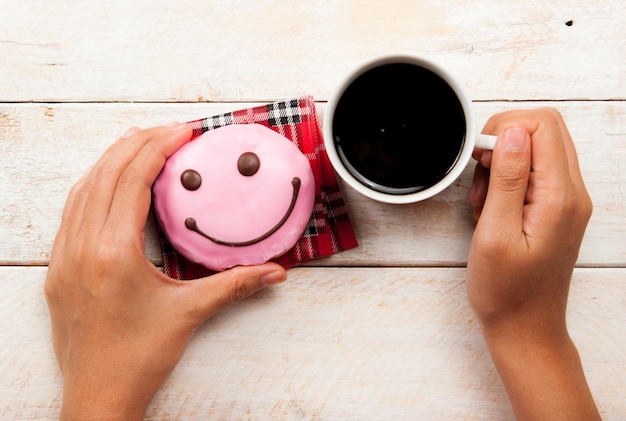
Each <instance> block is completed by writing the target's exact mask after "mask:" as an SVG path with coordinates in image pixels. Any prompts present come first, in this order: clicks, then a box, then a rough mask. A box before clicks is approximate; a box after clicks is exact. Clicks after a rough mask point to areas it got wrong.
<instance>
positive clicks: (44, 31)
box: [0, 0, 626, 102]
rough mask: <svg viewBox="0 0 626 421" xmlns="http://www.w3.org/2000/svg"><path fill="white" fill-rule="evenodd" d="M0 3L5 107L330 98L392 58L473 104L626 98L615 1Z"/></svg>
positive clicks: (624, 46) (620, 16) (622, 35)
mask: <svg viewBox="0 0 626 421" xmlns="http://www.w3.org/2000/svg"><path fill="white" fill-rule="evenodd" d="M0 9H1V10H2V11H3V13H2V14H1V15H0V57H2V58H3V59H2V60H1V61H0V101H19V102H22V101H37V102H42V101H43V102H48V101H49V102H56V101H70V102H84V101H111V102H117V101H157V102H163V101H167V102H171V101H191V102H196V101H255V100H261V101H266V100H272V99H282V98H285V97H291V96H293V95H295V94H301V93H309V94H312V95H314V96H315V97H316V98H318V99H319V100H326V99H327V98H328V96H329V94H330V91H331V89H332V88H333V87H334V86H335V85H336V84H337V83H338V82H339V80H340V79H341V78H342V77H343V76H344V74H345V73H347V72H348V71H349V70H350V69H351V68H352V67H354V66H355V65H357V64H358V63H360V62H361V61H364V60H366V59H369V58H370V57H372V56H373V55H378V54H385V53H389V52H392V51H406V52H411V53H415V54H420V55H424V56H427V57H429V58H431V59H435V60H437V61H439V62H441V64H443V65H445V66H446V67H447V68H449V69H450V70H451V71H452V72H453V73H455V74H458V77H459V78H460V80H461V82H462V83H463V84H465V85H466V86H467V87H468V89H469V91H470V94H471V96H472V98H473V99H476V100H489V101H490V100H494V99H506V100H538V99H541V100H545V99H548V100H561V99H572V98H573V99H624V98H626V96H625V92H626V71H625V70H624V69H625V68H626V26H624V24H623V23H624V18H625V17H626V12H625V9H624V7H623V1H622V0H602V1H593V2H589V1H584V0H576V1H572V0H552V1H533V2H532V3H519V2H515V1H512V0H508V1H501V0H485V1H481V2H471V1H469V2H468V1H464V0H449V1H446V2H439V3H437V2H411V3H408V4H407V3H406V2H405V1H403V0H388V1H385V2H381V1H379V0H342V1H318V2H298V1H286V2H285V1H282V0H280V1H279V0H256V1H254V2H250V1H248V0H230V1H212V2H210V4H207V3H206V2H204V1H200V0H180V1H177V2H168V1H165V0H155V1H151V2H149V3H145V2H127V1H125V0H112V1H108V2H105V3H101V2H90V3H84V2H79V1H76V0H74V1H64V2H61V3H59V2H55V3H50V2H37V1H34V0H25V1H20V2H13V1H10V0H2V1H1V2H0ZM566 22H571V23H572V24H571V25H570V26H568V25H566Z"/></svg>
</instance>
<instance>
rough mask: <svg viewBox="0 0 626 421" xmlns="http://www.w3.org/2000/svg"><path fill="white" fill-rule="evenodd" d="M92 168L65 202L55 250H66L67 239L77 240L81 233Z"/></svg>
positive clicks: (75, 186)
mask: <svg viewBox="0 0 626 421" xmlns="http://www.w3.org/2000/svg"><path fill="white" fill-rule="evenodd" d="M92 168H93V167H90V168H89V169H88V170H87V171H86V172H85V174H84V175H83V176H82V177H81V178H80V179H79V180H78V181H77V182H76V183H75V184H74V185H73V186H72V188H71V189H70V191H69V193H68V195H67V199H66V200H65V206H64V207H63V213H62V214H61V224H60V226H59V230H58V232H57V235H56V237H55V240H54V247H53V255H54V254H55V253H54V249H56V250H59V249H63V248H64V244H65V238H67V237H69V238H76V236H77V235H78V233H79V232H80V228H81V226H82V224H83V219H84V213H85V206H86V203H87V197H88V195H89V191H88V189H87V187H86V180H87V179H88V178H89V175H90V173H91V169H92Z"/></svg>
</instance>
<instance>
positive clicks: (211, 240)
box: [152, 124, 315, 270]
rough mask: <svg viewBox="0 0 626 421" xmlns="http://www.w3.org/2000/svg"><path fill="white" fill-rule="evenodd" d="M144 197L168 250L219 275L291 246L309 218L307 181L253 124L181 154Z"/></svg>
mask: <svg viewBox="0 0 626 421" xmlns="http://www.w3.org/2000/svg"><path fill="white" fill-rule="evenodd" d="M152 192H153V198H154V209H155V212H156V216H157V219H158V221H159V224H160V225H161V227H162V229H163V231H164V233H165V235H166V236H167V238H168V240H169V241H170V243H171V244H172V245H173V246H174V248H176V250H178V252H180V253H181V254H182V255H183V256H185V257H186V258H187V259H189V260H191V261H193V262H196V263H199V264H201V265H204V266H206V267H208V268H210V269H214V270H224V269H227V268H229V267H232V266H236V265H254V264H261V263H264V262H266V261H268V260H270V259H272V258H274V257H277V256H279V255H281V254H284V253H286V252H287V251H288V250H289V249H290V248H291V247H293V246H294V244H295V243H296V242H297V241H298V239H299V238H300V236H301V235H302V233H303V232H304V229H305V228H306V226H307V223H308V221H309V220H310V218H311V213H312V211H313V201H314V196H315V179H314V178H313V173H312V171H311V166H310V165H309V161H308V159H307V158H306V157H305V156H304V154H302V152H301V151H300V150H299V149H298V148H297V147H296V146H295V145H294V144H293V143H292V142H291V141H289V139H287V138H285V137H284V136H281V135H280V134H278V133H276V132H274V131H273V130H271V129H268V128H267V127H264V126H261V125H259V124H241V125H229V126H224V127H221V128H219V129H215V130H211V131H208V132H206V133H204V134H203V135H202V136H200V137H198V138H196V139H194V140H192V141H191V142H189V143H187V144H185V145H184V146H183V147H181V148H180V149H179V150H178V151H176V153H174V154H173V155H172V156H170V157H169V158H168V160H167V161H166V163H165V166H164V167H163V170H162V171H161V174H159V177H158V178H157V179H156V181H155V182H154V186H153V188H152Z"/></svg>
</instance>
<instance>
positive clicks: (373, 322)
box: [0, 0, 626, 420]
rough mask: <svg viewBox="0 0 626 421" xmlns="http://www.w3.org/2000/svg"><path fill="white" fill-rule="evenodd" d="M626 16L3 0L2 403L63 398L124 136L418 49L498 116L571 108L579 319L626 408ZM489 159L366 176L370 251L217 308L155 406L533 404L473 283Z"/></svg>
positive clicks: (276, 413) (356, 211) (328, 413)
mask: <svg viewBox="0 0 626 421" xmlns="http://www.w3.org/2000/svg"><path fill="white" fill-rule="evenodd" d="M624 21H626V7H624V2H623V0H596V1H584V0H543V1H540V0H538V1H526V2H519V1H513V0H483V1H466V0H442V1H434V0H425V1H412V2H411V1H406V0H385V1H375V0H333V1H309V2H303V1H291V0H281V1H279V0H213V1H206V2H203V1H193V0H177V1H171V0H170V1H163V0H153V1H150V2H147V1H135V2H132V1H127V0H123V1H122V0H110V1H107V2H84V1H78V0H66V1H62V2H41V1H33V0H21V1H13V0H0V290H1V293H0V418H1V419H7V420H16V419H55V418H56V417H57V416H58V413H59V409H60V404H61V397H62V390H61V384H62V378H61V375H60V372H59V370H58V367H57V364H56V361H55V358H54V353H53V350H52V346H51V341H50V326H49V319H48V313H47V306H46V302H45V298H44V296H43V282H44V279H45V275H46V266H47V263H48V261H49V258H50V253H51V249H52V243H53V239H54V235H55V233H56V229H57V227H58V224H59V219H60V214H61V210H62V207H63V204H64V201H65V198H66V195H67V192H68V190H69V188H70V186H71V185H72V184H73V183H74V182H75V181H76V180H77V179H78V178H79V177H80V176H81V175H82V174H83V173H84V172H85V170H86V169H87V168H88V167H89V166H90V165H91V164H92V163H93V162H95V160H96V159H97V158H98V157H99V156H100V154H101V153H102V152H103V151H104V149H105V148H106V147H107V146H108V145H109V144H111V143H112V142H113V141H114V140H115V139H116V138H117V137H119V136H120V135H121V134H122V133H124V131H126V129H127V128H129V127H131V126H133V125H138V126H141V127H149V126H153V125H158V124H164V123H168V122H170V121H173V120H177V121H187V120H191V119H197V118H201V117H205V116H210V115H213V114H216V113H221V112H225V111H232V110H236V109H240V108H243V107H246V106H248V105H249V104H258V103H265V102H271V101H274V100H280V99H286V98H290V97H293V96H297V95H301V94H310V95H313V97H314V98H315V100H316V101H317V105H318V111H319V113H320V117H321V116H322V114H323V112H324V109H325V102H326V101H327V99H328V97H329V94H330V92H331V90H332V89H333V88H334V87H335V86H336V85H337V84H338V82H339V81H340V79H341V78H342V77H343V76H344V75H345V74H346V73H347V72H348V71H349V70H350V69H352V68H353V67H354V66H356V65H357V64H359V63H360V62H362V61H364V60H366V59H369V58H371V57H373V56H375V55H379V54H382V53H389V52H395V51H402V52H410V53H415V54H418V55H422V56H425V57H428V58H431V59H434V60H436V61H437V62H439V63H440V64H442V65H443V66H445V67H446V68H448V69H449V70H450V71H451V72H452V73H453V74H455V75H457V77H458V78H459V80H460V81H461V82H462V83H463V84H464V85H465V86H466V88H467V90H468V92H469V94H470V97H471V98H472V99H473V101H474V106H475V110H476V114H477V118H478V122H479V123H478V124H479V126H482V124H483V123H484V122H485V121H486V120H487V118H488V117H489V116H490V115H492V114H493V113H496V112H499V111H503V110H509V109H514V108H535V107H543V106H552V107H556V108H558V109H559V110H560V111H561V112H562V113H563V115H564V117H565V119H566V121H567V124H568V125H569V128H570V131H571V133H572V136H573V138H574V140H575V143H576V147H577V149H578V152H579V155H580V162H581V166H582V172H583V175H584V177H585V181H586V183H587V186H588V189H589V191H590V194H591V196H592V198H593V201H594V205H595V208H594V214H593V217H592V219H591V222H590V224H589V228H588V230H587V234H586V237H585V240H584V243H583V246H582V250H581V254H580V260H579V262H578V264H577V268H576V270H575V273H574V277H573V281H572V287H571V294H570V301H569V307H568V321H569V327H570V330H571V334H572V336H573V338H574V340H575V342H576V343H577V345H578V348H579V351H580V353H581V357H582V361H583V365H584V367H585V370H586V373H587V378H588V381H589V383H590V386H591V389H592V391H593V393H594V396H595V398H596V401H597V404H598V406H599V408H600V411H601V413H602V415H603V416H604V418H605V419H608V420H624V419H626V352H625V351H624V350H625V349H626V309H625V307H626V196H625V195H626V102H625V100H626V25H625V24H624ZM373 106H376V105H375V104H373ZM472 167H473V164H470V166H469V167H468V168H467V171H466V172H465V173H464V174H463V175H462V176H461V177H460V179H459V180H458V182H457V183H455V184H454V185H453V186H452V187H450V188H449V189H447V190H446V191H445V192H444V193H442V194H440V195H438V196H436V197H435V198H433V199H430V200H428V201H426V202H423V203H420V204H415V205H404V206H393V205H387V204H381V203H376V202H373V201H371V200H369V199H366V198H364V197H362V196H360V195H359V194H358V193H356V192H355V191H353V190H351V189H350V188H348V187H347V186H344V187H343V192H344V194H345V199H346V202H347V205H348V207H349V211H350V215H351V217H352V221H353V224H354V227H355V230H356V233H357V236H358V238H359V241H360V247H359V248H357V249H354V250H351V251H348V252H344V253H341V254H338V255H335V256H333V257H331V258H328V259H325V260H318V261H315V262H313V263H312V264H311V265H310V266H308V267H300V268H295V269H292V270H290V271H289V280H288V282H286V283H285V284H282V285H280V286H277V287H274V288H272V289H270V290H266V291H263V292H261V293H259V294H257V295H256V296H254V297H252V298H250V299H247V300H245V301H243V302H241V303H239V304H237V305H236V306H234V307H232V308H230V309H228V310H226V311H224V312H223V313H220V314H219V315H217V316H216V317H214V318H212V319H211V320H210V321H209V322H208V323H207V324H206V325H204V326H203V327H202V328H201V329H200V330H199V332H198V334H197V335H196V337H195V338H194V339H193V341H192V343H191V345H190V347H189V349H188V351H187V353H186V354H185V355H184V357H183V359H182V360H181V362H180V364H179V366H178V367H177V369H176V370H175V371H174V373H173V374H172V376H171V377H170V378H169V380H168V381H167V383H166V384H165V385H164V387H163V388H162V390H161V391H160V392H159V393H158V395H157V396H156V397H155V399H154V401H153V402H152V404H151V406H150V408H149V410H148V412H147V415H146V417H147V419H151V420H162V419H163V420H169V419H181V420H188V419H192V420H195V419H200V420H202V419H220V420H222V419H223V420H231V419H232V420H240V419H252V420H338V419H350V420H352V419H381V420H382V419H398V420H405V419H406V420H416V419H417V420H436V419H441V420H458V419H465V420H472V419H477V420H489V419H495V420H501V419H512V418H513V415H512V412H511V409H510V407H509V403H508V401H507V398H506V395H505V393H504V391H503V388H502V385H501V383H500V381H499V379H498V376H497V373H496V371H495V369H494V367H493V365H492V363H491V360H490V358H489V355H488V353H487V351H486V347H485V345H484V343H483V340H482V338H481V336H480V332H479V330H478V326H477V323H476V322H475V319H474V316H473V314H472V312H471V310H470V308H469V306H468V304H467V299H466V295H465V285H464V278H465V268H464V266H465V264H466V256H467V251H468V247H469V241H470V238H471V235H472V231H473V228H474V223H473V220H472V218H471V209H470V206H469V204H468V202H467V198H466V197H467V193H468V189H469V187H470V185H471V179H472V170H473V168H472ZM147 233H148V244H147V254H148V256H149V257H150V258H151V259H152V260H153V261H154V263H155V264H157V265H159V264H160V257H159V251H158V248H157V242H156V238H155V236H154V225H153V223H150V224H149V225H148V227H147Z"/></svg>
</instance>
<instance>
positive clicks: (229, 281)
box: [184, 263, 287, 327]
mask: <svg viewBox="0 0 626 421" xmlns="http://www.w3.org/2000/svg"><path fill="white" fill-rule="evenodd" d="M285 279H287V272H286V271H285V269H284V268H283V267H282V266H280V265H278V264H276V263H266V264H263V265H258V266H237V267H235V268H232V269H229V270H226V271H224V272H220V273H218V274H215V275H212V276H209V277H207V278H202V279H196V280H193V281H190V282H188V283H187V284H186V285H185V286H186V287H188V288H189V291H188V294H186V295H185V300H187V303H185V307H184V308H186V309H189V310H190V314H189V315H190V316H191V319H192V322H193V323H194V325H195V326H194V327H197V326H199V325H200V324H202V323H203V322H204V321H205V320H206V319H208V318H209V317H211V316H212V315H213V314H215V313H217V312H219V311H220V310H222V309H224V308H226V307H227V306H229V305H231V304H233V303H236V302H237V301H239V300H241V299H243V298H246V297H249V296H251V295H252V294H254V293H255V292H257V291H259V290H261V289H263V288H264V287H266V286H269V285H275V284H277V283H280V282H283V281H284V280H285Z"/></svg>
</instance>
